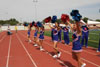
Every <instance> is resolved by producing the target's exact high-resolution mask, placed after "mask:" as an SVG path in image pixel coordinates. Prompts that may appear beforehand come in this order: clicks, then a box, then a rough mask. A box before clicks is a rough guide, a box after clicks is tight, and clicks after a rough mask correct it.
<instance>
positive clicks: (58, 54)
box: [49, 22, 61, 58]
mask: <svg viewBox="0 0 100 67" xmlns="http://www.w3.org/2000/svg"><path fill="white" fill-rule="evenodd" d="M49 27H50V28H51V29H54V31H53V45H54V47H53V48H54V50H55V54H54V55H53V58H59V57H60V56H61V52H59V51H58V48H57V44H58V31H59V26H58V23H57V22H55V27H52V26H51V25H49Z"/></svg>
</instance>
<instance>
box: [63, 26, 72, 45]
mask: <svg viewBox="0 0 100 67" xmlns="http://www.w3.org/2000/svg"><path fill="white" fill-rule="evenodd" d="M63 35H64V43H65V45H69V43H70V41H69V28H68V26H67V25H66V27H64V28H63Z"/></svg>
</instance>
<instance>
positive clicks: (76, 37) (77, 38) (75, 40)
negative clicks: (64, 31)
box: [72, 32, 82, 50]
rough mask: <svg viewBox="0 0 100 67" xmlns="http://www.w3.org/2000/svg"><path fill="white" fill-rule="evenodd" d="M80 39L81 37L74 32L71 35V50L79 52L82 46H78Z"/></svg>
mask: <svg viewBox="0 0 100 67" xmlns="http://www.w3.org/2000/svg"><path fill="white" fill-rule="evenodd" d="M80 38H81V36H80V35H78V34H77V32H74V33H73V35H72V39H73V47H72V50H81V49H82V46H81V44H80Z"/></svg>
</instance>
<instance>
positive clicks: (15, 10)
mask: <svg viewBox="0 0 100 67" xmlns="http://www.w3.org/2000/svg"><path fill="white" fill-rule="evenodd" d="M72 9H78V10H79V12H80V14H81V15H82V16H83V17H88V18H90V19H94V20H95V19H100V12H99V10H100V0H38V2H37V3H36V2H33V0H0V20H7V19H10V18H16V19H17V20H18V21H20V22H24V21H28V22H31V21H33V20H34V21H42V20H43V19H44V18H46V17H48V16H53V15H57V17H58V18H60V17H61V14H63V13H65V14H68V15H70V12H71V11H72Z"/></svg>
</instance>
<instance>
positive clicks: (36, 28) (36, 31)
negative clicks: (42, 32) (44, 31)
mask: <svg viewBox="0 0 100 67" xmlns="http://www.w3.org/2000/svg"><path fill="white" fill-rule="evenodd" d="M38 30H39V27H37V26H35V33H34V46H38V45H37V43H36V41H37V34H38Z"/></svg>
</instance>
